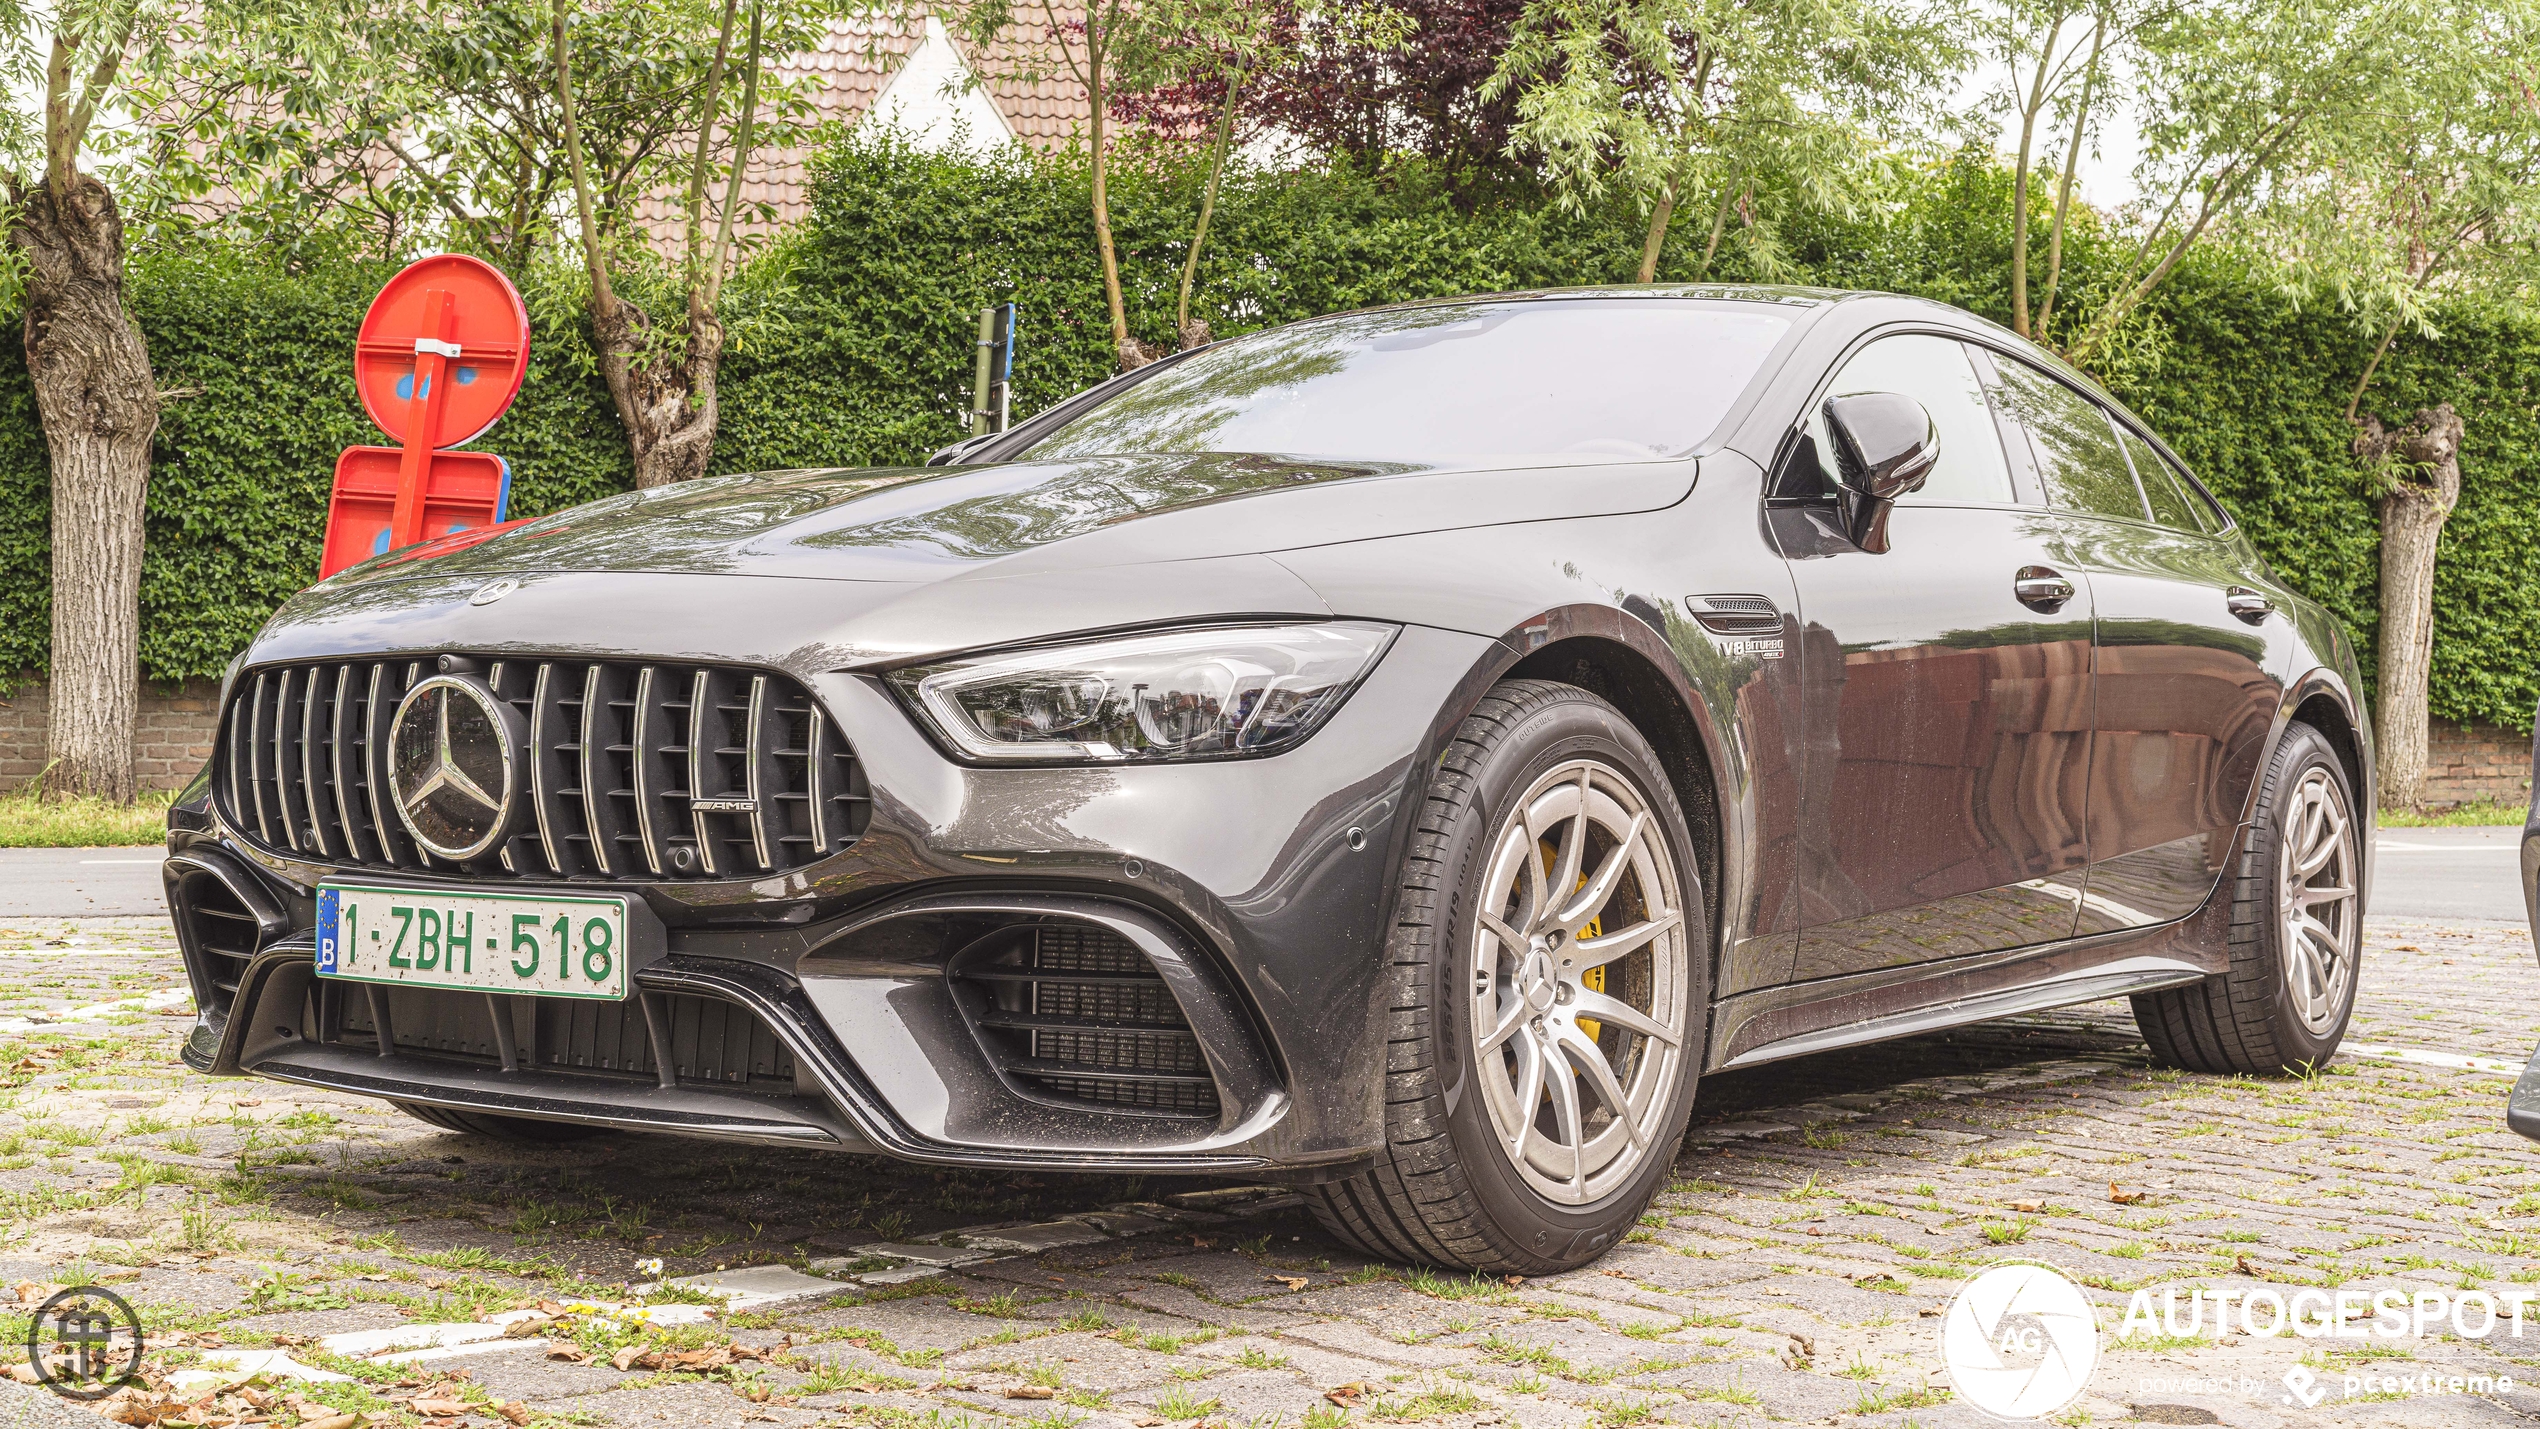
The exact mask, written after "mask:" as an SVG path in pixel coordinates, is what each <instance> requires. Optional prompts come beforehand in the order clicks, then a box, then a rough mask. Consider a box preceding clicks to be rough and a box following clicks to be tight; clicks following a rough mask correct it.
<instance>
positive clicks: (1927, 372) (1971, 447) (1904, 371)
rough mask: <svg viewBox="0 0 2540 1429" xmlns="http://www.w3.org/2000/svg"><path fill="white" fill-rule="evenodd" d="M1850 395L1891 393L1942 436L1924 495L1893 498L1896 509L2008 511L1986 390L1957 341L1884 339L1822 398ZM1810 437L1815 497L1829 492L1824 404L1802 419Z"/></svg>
mask: <svg viewBox="0 0 2540 1429" xmlns="http://www.w3.org/2000/svg"><path fill="white" fill-rule="evenodd" d="M1856 392H1895V393H1898V394H1901V395H1903V396H1907V397H1911V398H1913V399H1914V400H1915V401H1917V402H1920V403H1922V404H1923V410H1924V411H1925V412H1928V413H1930V414H1931V424H1932V429H1933V430H1934V431H1936V432H1938V433H1939V434H1940V460H1939V461H1938V462H1937V463H1935V464H1934V465H1933V467H1932V469H1931V474H1930V475H1929V476H1927V477H1925V478H1924V479H1923V485H1922V489H1921V490H1919V491H1915V492H1912V493H1909V494H1908V495H1906V496H1903V497H1900V498H1899V503H1900V504H1905V505H1925V506H1955V505H1963V504H1966V503H1968V502H1982V503H1986V504H1997V503H2007V502H2009V501H2010V500H2011V499H2012V496H2011V468H2010V465H2009V463H2007V462H2005V461H2004V460H2003V459H2002V438H2001V434H2000V433H1999V432H1997V431H1996V430H1995V429H1994V425H1993V413H1992V412H1991V411H1990V410H1989V409H1987V408H1986V406H1985V404H1984V385H1983V384H1982V383H1981V382H1979V381H1978V380H1977V379H1976V371H1975V367H1974V366H1973V365H1972V364H1971V363H1969V362H1968V361H1967V350H1966V349H1965V348H1964V347H1961V346H1960V345H1959V343H1958V340H1957V339H1955V338H1948V337H1937V336H1934V335H1932V334H1930V333H1919V332H1917V333H1905V334H1901V335H1899V336H1896V337H1883V338H1880V339H1879V340H1878V341H1876V342H1874V343H1871V344H1870V345H1869V346H1868V347H1865V348H1863V349H1861V350H1860V351H1859V352H1856V353H1854V354H1853V355H1852V360H1851V361H1849V362H1846V363H1844V364H1843V370H1842V372H1840V373H1838V374H1837V375H1836V377H1835V379H1834V383H1833V385H1832V386H1830V387H1828V388H1827V389H1826V395H1827V396H1828V397H1848V396H1851V395H1852V394H1854V393H1856ZM1807 429H1808V436H1809V438H1810V440H1811V442H1812V444H1813V445H1814V447H1815V448H1816V452H1817V465H1818V474H1819V481H1820V482H1821V484H1822V485H1821V490H1822V491H1823V493H1824V494H1825V495H1829V496H1831V495H1833V494H1834V491H1835V477H1836V473H1835V468H1834V442H1833V441H1832V440H1831V439H1830V438H1829V437H1828V435H1827V433H1826V413H1825V404H1824V403H1823V402H1819V403H1818V404H1817V405H1816V406H1815V407H1813V408H1811V409H1810V411H1809V413H1808V417H1807Z"/></svg>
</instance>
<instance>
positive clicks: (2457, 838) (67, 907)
mask: <svg viewBox="0 0 2540 1429" xmlns="http://www.w3.org/2000/svg"><path fill="white" fill-rule="evenodd" d="M2521 834H2522V831H2521V830H2520V829H2516V828H2489V829H2390V830H2387V831H2385V832H2383V834H2382V835H2381V841H2380V845H2379V853H2380V856H2379V857H2378V858H2376V859H2375V860H2374V865H2375V875H2374V878H2373V889H2372V903H2371V909H2372V912H2373V913H2374V914H2375V915H2388V916H2391V917H2401V918H2434V919H2447V920H2464V919H2466V920H2475V921H2492V922H2501V923H2520V922H2522V921H2523V918H2524V914H2523V907H2522V893H2521V891H2520V889H2519V888H2517V887H2516V885H2515V872H2516V867H2517V865H2516V860H2515V849H2516V848H2517V846H2518V845H2519V842H2520V839H2521ZM166 911H167V903H166V900H165V898H164V896H163V895H162V894H161V892H160V888H159V856H158V852H157V850H155V849H148V848H47V849H0V919H10V918H84V917H101V916H108V915H115V914H125V915H131V914H163V913H165V912H166Z"/></svg>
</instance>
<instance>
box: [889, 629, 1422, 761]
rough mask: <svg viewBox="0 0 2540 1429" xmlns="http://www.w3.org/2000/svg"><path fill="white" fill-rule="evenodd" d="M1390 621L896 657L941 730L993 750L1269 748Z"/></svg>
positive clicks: (1287, 735)
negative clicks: (917, 660)
mask: <svg viewBox="0 0 2540 1429" xmlns="http://www.w3.org/2000/svg"><path fill="white" fill-rule="evenodd" d="M1393 636H1394V627H1393V626H1390V625H1373V624H1366V623H1362V622H1357V621H1339V622H1334V623H1331V624H1325V625H1253V626H1218V627H1214V628H1209V629H1199V630H1173V631H1166V632H1163V633H1161V634H1155V635H1130V636H1123V637H1121V638H1118V639H1113V640H1100V641H1092V642H1088V643H1086V644H1082V645H1061V646H1051V647H1046V648H1043V649H1038V650H1016V651H1009V652H1005V653H1002V654H991V655H976V656H971V657H968V658H964V659H958V660H947V661H944V662H942V663H940V664H933V665H916V666H910V667H908V668H905V669H900V670H894V671H892V672H891V674H890V679H891V682H892V683H893V684H894V685H896V686H898V687H899V690H900V693H901V694H902V695H904V696H906V697H907V698H908V700H909V702H910V703H911V704H913V705H915V706H916V707H917V708H918V709H919V710H920V711H922V712H923V713H924V714H925V717H926V719H927V722H928V723H930V724H932V725H933V726H934V727H935V729H936V730H937V731H938V732H939V733H941V734H942V735H943V736H944V738H945V739H947V740H949V741H950V742H951V743H952V744H953V746H954V747H955V748H957V749H959V750H960V751H961V752H962V753H963V754H966V755H968V756H970V757H971V758H973V759H984V760H995V761H997V762H999V763H1031V764H1065V763H1085V762H1095V763H1117V762H1125V761H1130V760H1161V759H1234V758H1241V757H1243V756H1246V755H1254V754H1276V753H1278V752H1279V751H1280V750H1283V749H1289V748H1293V747H1294V746H1295V745H1297V744H1299V743H1301V742H1303V740H1304V739H1305V737H1306V736H1307V735H1310V734H1312V733H1313V732H1314V731H1315V730H1316V729H1318V728H1320V727H1321V725H1322V723H1323V722H1324V721H1325V720H1327V719H1330V718H1331V717H1332V712H1333V711H1334V710H1337V709H1339V708H1340V706H1341V702H1342V701H1343V700H1346V699H1348V698H1349V692H1350V691H1351V690H1353V689H1356V688H1357V687H1358V682H1359V681H1360V680H1361V679H1363V678H1365V676H1366V674H1367V672H1368V671H1369V670H1370V669H1373V668H1374V667H1375V664H1376V659H1377V657H1378V656H1380V655H1382V654H1384V653H1385V646H1386V645H1388V644H1390V643H1391V642H1392V640H1393Z"/></svg>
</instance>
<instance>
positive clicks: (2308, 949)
mask: <svg viewBox="0 0 2540 1429" xmlns="http://www.w3.org/2000/svg"><path fill="white" fill-rule="evenodd" d="M2355 854H2356V849H2355V821H2354V818H2353V816H2352V815H2351V814H2349V813H2348V811H2347V808H2346V794H2345V791H2344V790H2343V789H2341V788H2339V787H2338V785H2337V781H2336V780H2334V779H2332V778H2330V777H2329V771H2328V770H2326V769H2322V768H2317V767H2314V768H2312V769H2310V770H2307V771H2305V772H2304V774H2303V776H2302V778H2301V781H2300V782H2299V783H2298V784H2296V785H2295V786H2294V789H2293V791H2292V795H2291V798H2290V799H2289V800H2288V807H2287V811H2286V817H2285V821H2284V836H2283V838H2282V840H2281V841H2280V842H2279V843H2278V844H2277V845H2276V916H2277V928H2278V931H2279V934H2280V936H2281V941H2280V943H2279V945H2278V946H2279V948H2280V950H2281V952H2282V955H2283V959H2284V981H2285V991H2286V993H2287V994H2288V995H2289V996H2290V998H2291V999H2292V1006H2293V1013H2294V1015H2295V1016H2296V1017H2298V1018H2300V1019H2301V1021H2302V1025H2303V1026H2304V1027H2305V1028H2307V1029H2309V1030H2310V1032H2311V1033H2312V1034H2313V1035H2314V1036H2324V1035H2326V1034H2327V1033H2329V1032H2331V1031H2333V1030H2335V1028H2336V1026H2337V1024H2338V1022H2339V1021H2340V1020H2342V1019H2343V1018H2344V1017H2345V1015H2346V1003H2347V999H2348V997H2349V996H2350V995H2351V994H2352V991H2353V983H2354V980H2355V962H2356V954H2357V951H2358V949H2359V947H2360V946H2361V939H2360V937H2359V934H2360V933H2361V931H2362V920H2361V919H2359V918H2358V917H2357V916H2356V906H2357V905H2356V899H2355V890H2356V887H2357V885H2358V880H2357V873H2358V872H2359V870H2358V869H2357V867H2356V857H2355Z"/></svg>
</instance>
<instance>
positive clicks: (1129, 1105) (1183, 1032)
mask: <svg viewBox="0 0 2540 1429" xmlns="http://www.w3.org/2000/svg"><path fill="white" fill-rule="evenodd" d="M954 976H955V977H957V978H959V979H961V980H962V981H964V982H966V983H968V984H970V992H971V994H972V996H971V1020H972V1021H973V1022H974V1023H975V1024H977V1026H978V1027H979V1029H980V1032H981V1034H982V1038H981V1040H982V1041H983V1043H984V1044H985V1045H986V1047H987V1050H988V1055H989V1056H990V1058H991V1059H993V1060H994V1061H995V1062H996V1063H997V1065H998V1066H999V1067H1000V1068H1001V1069H1003V1070H1004V1072H1005V1073H1006V1074H1007V1075H1008V1076H1009V1077H1012V1078H1013V1079H1014V1081H1015V1083H1016V1084H1017V1085H1018V1086H1020V1087H1022V1088H1023V1089H1024V1090H1026V1091H1031V1092H1037V1093H1039V1094H1041V1095H1043V1096H1047V1097H1053V1098H1057V1099H1060V1100H1064V1101H1075V1102H1087V1103H1091V1104H1093V1105H1095V1106H1097V1107H1099V1108H1100V1109H1102V1110H1105V1111H1148V1112H1162V1113H1171V1114H1178V1115H1186V1116H1196V1117H1212V1118H1213V1117H1215V1116H1216V1115H1217V1105H1218V1103H1217V1082H1216V1079H1215V1078H1214V1077H1212V1076H1210V1075H1209V1071H1208V1064H1207V1062H1206V1061H1205V1060H1203V1059H1202V1058H1201V1056H1200V1050H1199V1039H1198V1038H1196V1037H1194V1036H1192V1035H1191V1029H1190V1024H1189V1023H1188V1022H1187V1021H1185V1020H1184V1018H1183V1016H1182V1007H1181V1004H1180V1003H1178V1002H1176V1001H1175V1000H1174V998H1173V994H1172V992H1171V990H1170V989H1168V988H1166V987H1165V985H1164V979H1162V978H1161V977H1158V976H1157V975H1156V971H1155V968H1154V965H1152V964H1150V963H1149V962H1148V961H1147V960H1146V957H1145V955H1144V954H1142V953H1140V952H1139V951H1138V950H1137V949H1136V948H1134V947H1132V946H1131V945H1130V944H1129V942H1128V941H1127V940H1126V939H1124V938H1122V937H1120V936H1119V935H1118V934H1116V933H1113V932H1112V931H1110V930H1109V929H1107V928H1101V927H1096V926H1093V925H1091V924H1082V923H1041V924H1035V925H1032V926H1030V927H1025V928H1018V929H1016V930H1015V937H1014V939H1013V941H1011V942H1010V943H1007V944H1006V945H1005V946H1004V947H1002V948H1001V949H999V950H997V951H996V952H994V953H992V954H990V955H989V956H987V957H984V958H978V959H975V960H971V959H965V960H964V961H963V962H962V964H961V965H960V966H958V967H957V968H956V969H955V970H954Z"/></svg>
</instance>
